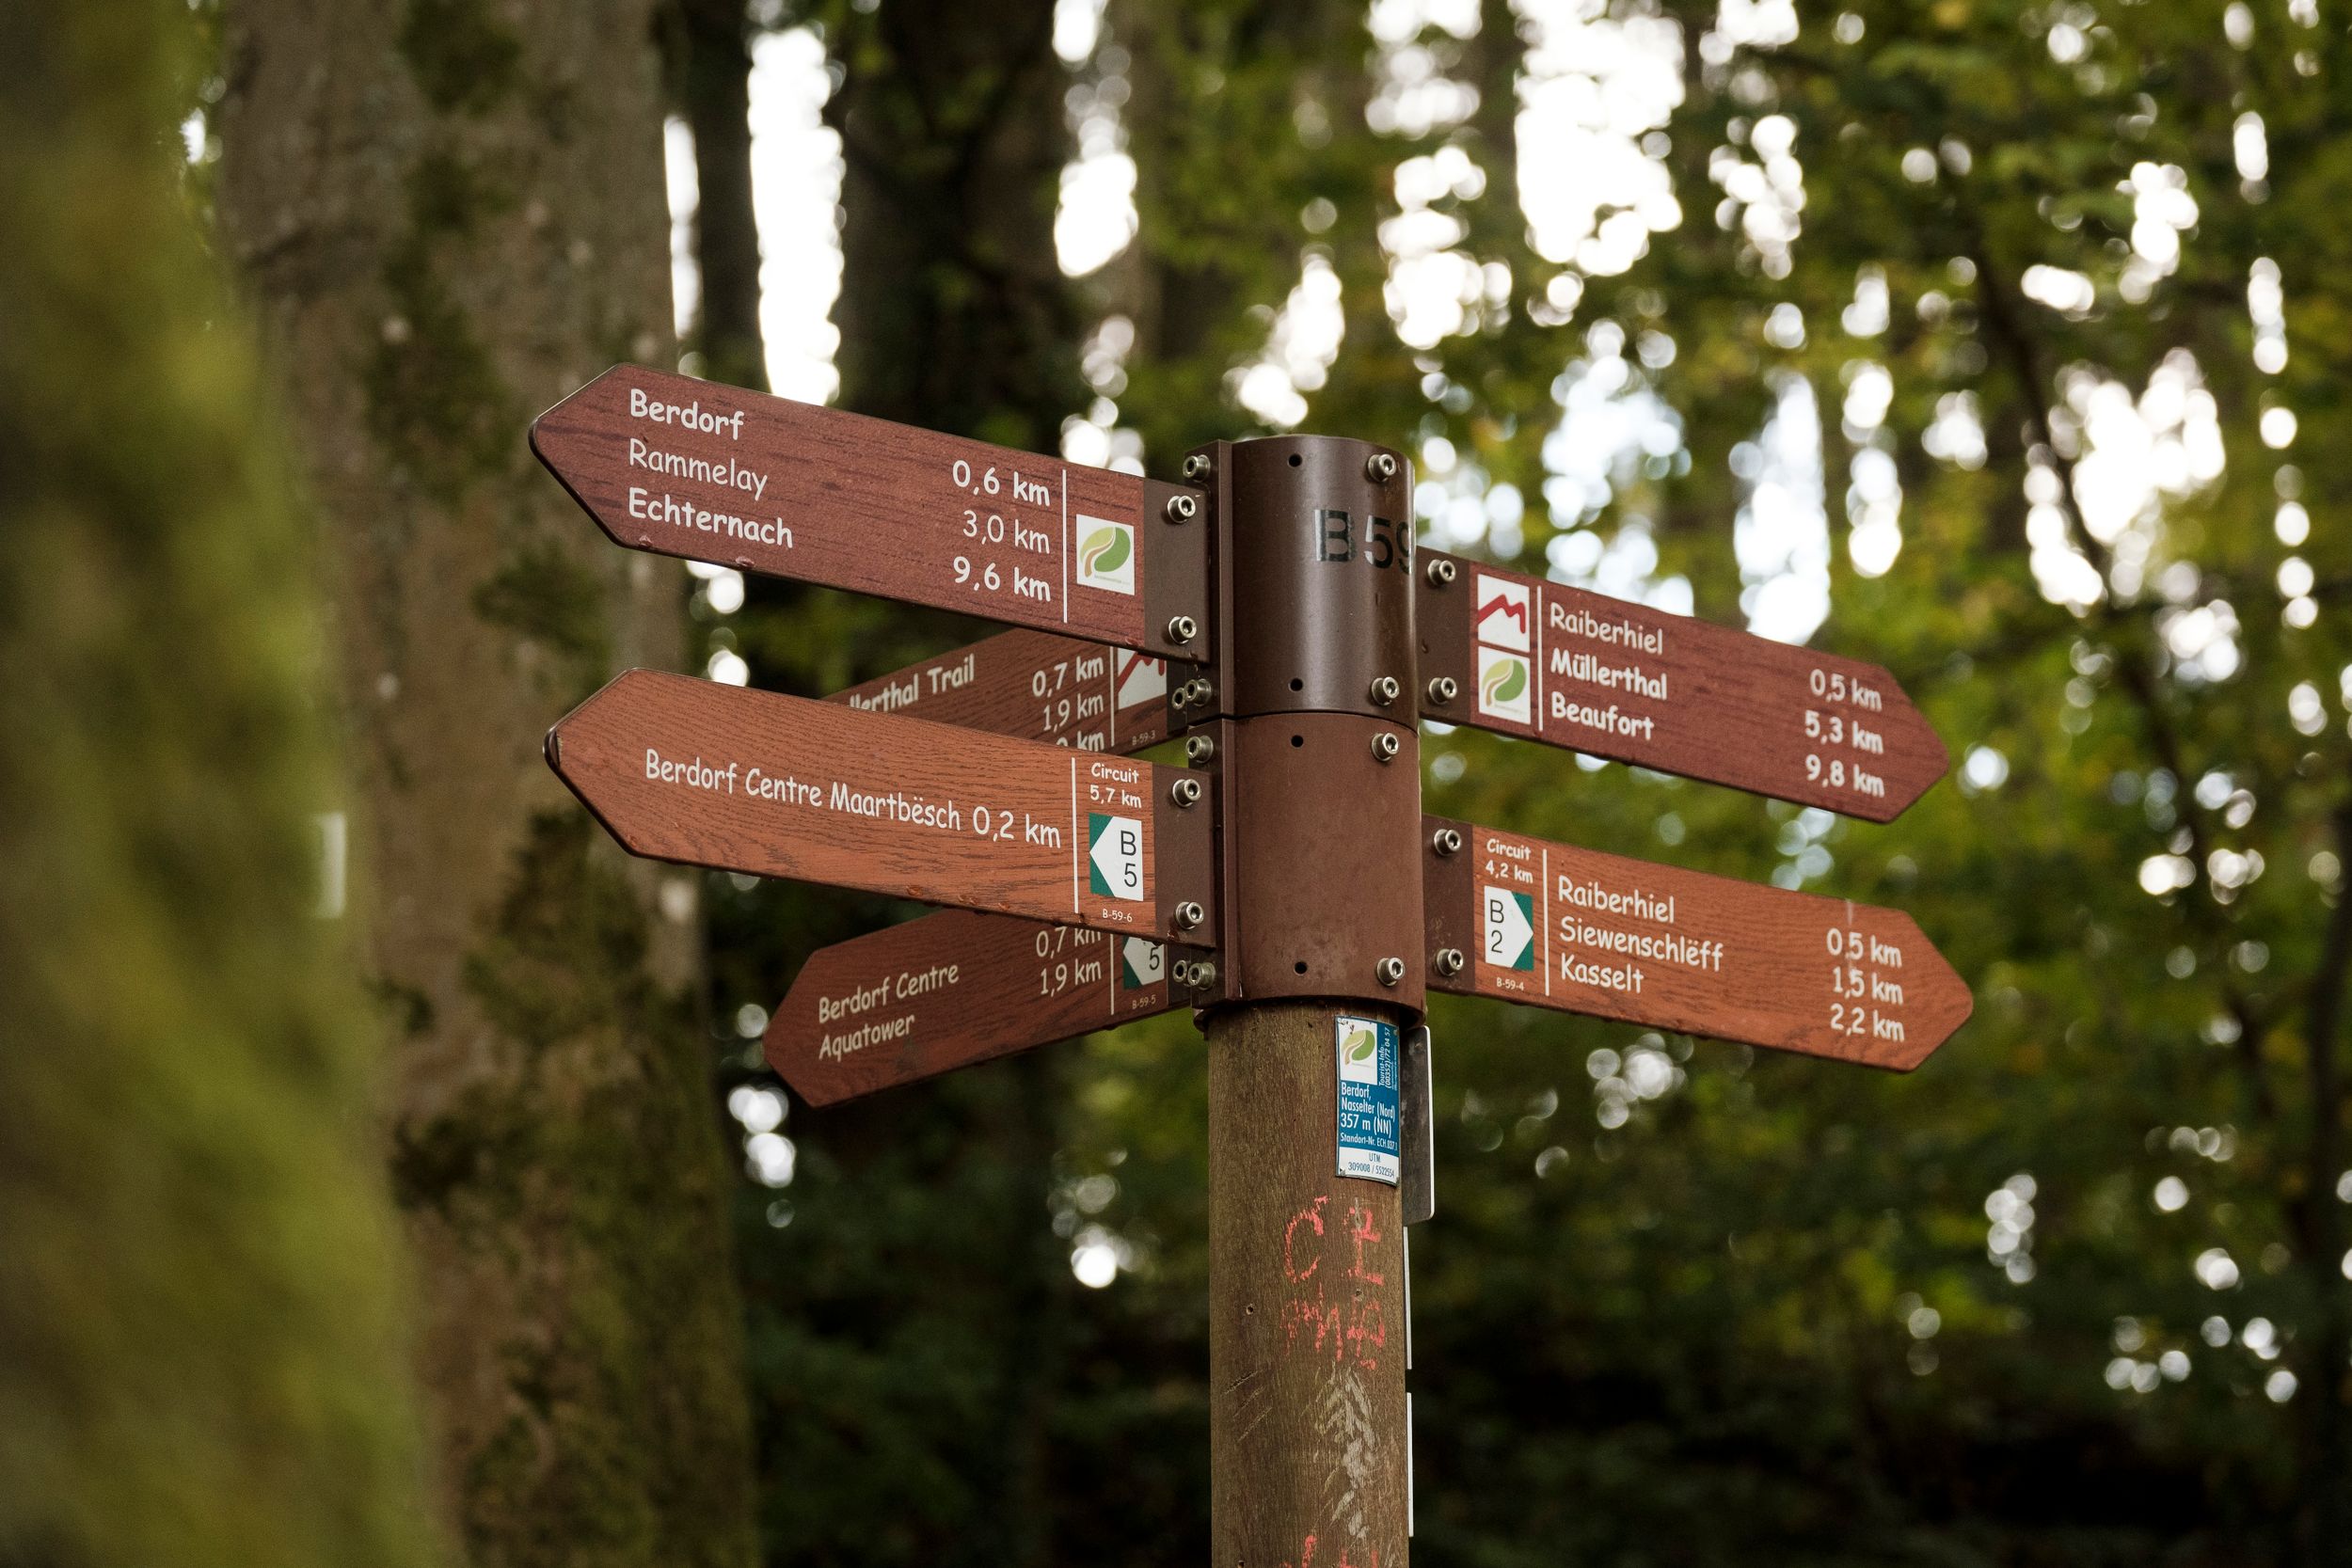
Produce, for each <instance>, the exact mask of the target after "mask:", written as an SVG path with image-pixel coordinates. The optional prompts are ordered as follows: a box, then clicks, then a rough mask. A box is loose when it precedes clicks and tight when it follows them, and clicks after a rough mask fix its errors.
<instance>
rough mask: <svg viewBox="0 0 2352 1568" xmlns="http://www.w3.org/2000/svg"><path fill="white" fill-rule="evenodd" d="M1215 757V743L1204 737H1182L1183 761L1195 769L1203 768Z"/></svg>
mask: <svg viewBox="0 0 2352 1568" xmlns="http://www.w3.org/2000/svg"><path fill="white" fill-rule="evenodd" d="M1184 760H1185V761H1186V762H1188V763H1190V764H1192V765H1193V766H1194V767H1195V768H1205V767H1207V766H1208V765H1209V763H1211V762H1212V761H1214V760H1216V741H1214V740H1211V739H1210V738H1209V737H1208V736H1205V735H1188V736H1184Z"/></svg>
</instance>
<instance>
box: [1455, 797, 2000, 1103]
mask: <svg viewBox="0 0 2352 1568" xmlns="http://www.w3.org/2000/svg"><path fill="white" fill-rule="evenodd" d="M1422 836H1423V839H1424V842H1425V845H1426V847H1425V848H1424V850H1423V857H1424V863H1425V864H1426V866H1427V868H1428V877H1427V882H1426V884H1425V888H1424V908H1425V909H1426V911H1427V918H1428V922H1429V944H1430V949H1431V951H1432V953H1433V954H1434V955H1435V958H1433V960H1432V962H1431V965H1430V972H1429V984H1430V986H1431V988H1432V989H1433V990H1448V991H1455V992H1459V993H1461V994H1464V995H1470V996H1493V997H1501V998H1502V999H1503V1000H1505V1001H1510V1002H1528V1003H1533V1004H1534V1006H1539V1007H1555V1008H1558V1009H1559V1010H1561V1011H1562V1012H1570V1013H1583V1014H1586V1015H1588V1016H1591V1017H1594V1018H1610V1019H1616V1020H1618V1021H1619V1022H1626V1023H1640V1024H1646V1025H1649V1026H1650V1027H1653V1028H1659V1029H1672V1030H1676V1031H1678V1032H1680V1033H1684V1034H1692V1035H1708V1036H1712V1037H1715V1038H1717V1039H1725V1040H1737V1041H1740V1042H1741V1043H1743V1044H1747V1045H1760V1046H1765V1047H1768V1048H1770V1049H1772V1050H1774V1051H1797V1052H1803V1053H1805V1054H1807V1055H1813V1056H1831V1057H1836V1058H1837V1059H1839V1060H1841V1061H1849V1062H1862V1063H1865V1064H1867V1065H1868V1066H1871V1067H1883V1068H1896V1069H1911V1068H1915V1067H1917V1066H1918V1065H1919V1064H1920V1063H1921V1062H1922V1061H1924V1060H1926V1059H1927V1056H1928V1053H1930V1052H1931V1051H1933V1050H1934V1049H1935V1048H1936V1047H1937V1046H1939V1045H1942V1044H1943V1043H1944V1042H1945V1041H1946V1040H1947V1039H1949V1038H1950V1037H1951V1036H1952V1032H1953V1031H1954V1030H1956V1029H1958V1028H1959V1027H1960V1026H1961V1024H1962V1023H1963V1022H1966V1021H1967V1018H1968V1014H1969V1011H1970V1009H1971V1007H1972V1006H1974V1002H1973V1000H1972V999H1971V998H1970V996H1969V994H1968V988H1967V986H1966V985H1965V984H1963V982H1962V980H1961V978H1960V976H1959V975H1958V974H1954V973H1953V972H1952V967H1951V965H1949V964H1947V963H1946V962H1945V961H1944V957H1943V955H1942V954H1940V953H1938V952H1937V951H1936V950H1935V948H1934V947H1933V946H1932V945H1931V944H1930V942H1928V939H1927V938H1926V937H1925V936H1924V935H1922V934H1921V932H1920V930H1919V927H1918V925H1917V924H1916V923H1915V922H1914V921H1913V920H1912V918H1911V917H1910V916H1909V915H1907V914H1903V913H1900V912H1899V911H1894V910H1883V909H1876V908H1873V907H1872V906H1870V905H1867V904H1856V903H1852V902H1851V901H1849V900H1847V899H1843V898H1828V897H1823V896H1821V895H1817V894H1809V893H1788V892H1784V891H1783V890H1781V889H1779V888H1772V887H1758V886H1756V884H1754V883H1752V882H1741V881H1736V880H1734V879H1731V878H1728V877H1710V876H1708V875H1706V874H1705V873H1702V872H1697V871H1680V870H1677V869H1675V868H1674V867H1672V866H1664V865H1653V864H1651V863H1648V862H1646V861H1635V860H1627V859H1625V858H1624V857H1622V856H1618V855H1604V854H1601V853H1599V852H1598V851H1597V850H1592V849H1578V848H1574V847H1570V846H1568V845H1565V844H1550V843H1547V842H1545V841H1544V840H1542V839H1538V838H1525V837H1522V836H1520V835H1519V834H1518V833H1506V832H1499V831H1498V830H1496V829H1493V828H1481V827H1476V826H1473V825H1472V824H1470V823H1467V822H1449V821H1447V820H1445V819H1444V818H1442V817H1436V816H1429V817H1423V818H1422Z"/></svg>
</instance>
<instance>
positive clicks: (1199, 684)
mask: <svg viewBox="0 0 2352 1568" xmlns="http://www.w3.org/2000/svg"><path fill="white" fill-rule="evenodd" d="M1212 690H1213V688H1212V687H1211V686H1210V685H1209V683H1208V682H1207V681H1205V680H1189V681H1186V682H1184V701H1185V702H1187V703H1205V702H1207V701H1208V700H1209V696H1210V693H1211V692H1212Z"/></svg>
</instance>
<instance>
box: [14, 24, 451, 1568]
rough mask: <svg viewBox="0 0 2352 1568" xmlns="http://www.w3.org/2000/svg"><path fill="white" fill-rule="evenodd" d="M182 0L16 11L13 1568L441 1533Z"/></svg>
mask: <svg viewBox="0 0 2352 1568" xmlns="http://www.w3.org/2000/svg"><path fill="white" fill-rule="evenodd" d="M194 33H195V29H194V27H193V26H192V25H191V24H190V20H189V14H188V10H187V8H186V7H185V6H184V5H183V4H179V3H176V0H149V3H148V4H145V5H120V6H90V5H87V4H85V3H83V0H20V3H17V4H12V5H10V6H9V7H8V8H7V9H6V10H5V12H0V228H5V230H7V232H8V236H9V238H8V245H5V246H0V298H5V299H6V300H7V301H8V309H7V320H6V325H0V537H5V538H6V539H7V541H8V547H7V549H6V550H0V667H5V668H6V669H7V671H8V699H7V701H6V702H4V703H0V800H5V801H6V802H7V809H6V810H5V811H0V996H5V997H6V998H7V1002H6V1005H5V1006H0V1238H5V1239H4V1240H0V1562H5V1563H10V1564H24V1565H28V1568H29V1565H33V1564H41V1565H51V1564H55V1565H59V1568H78V1565H96V1564H114V1563H166V1562H168V1563H172V1564H175V1565H178V1568H316V1565H318V1564H324V1563H335V1564H338V1565H341V1568H415V1565H421V1564H424V1563H427V1562H430V1561H432V1560H435V1559H436V1557H437V1551H436V1544H435V1542H434V1539H433V1536H432V1532H431V1530H430V1528H429V1527H428V1526H427V1524H426V1523H425V1521H426V1520H427V1519H428V1517H429V1510H428V1508H427V1507H426V1506H425V1504H424V1486H423V1466H422V1465H421V1454H422V1442H421V1430H420V1427H419V1423H418V1419H417V1411H416V1405H415V1401H414V1399H413V1397H412V1394H411V1385H410V1381H409V1377H408V1370H407V1366H406V1361H405V1345H404V1338H403V1336H404V1323H405V1296H406V1293H407V1291H406V1281H405V1279H404V1278H403V1276H402V1274H403V1271H402V1269H401V1267H400V1265H399V1262H398V1259H397V1253H398V1239H397V1236H396V1233H395V1230H394V1227H393V1223H392V1216H391V1211H390V1206H389V1203H388V1202H387V1201H386V1198H385V1195H384V1191H383V1177H382V1173H381V1170H380V1168H379V1167H378V1166H377V1165H376V1164H375V1163H374V1161H373V1157H372V1156H371V1153H370V1149H369V1142H368V1139H367V1138H366V1136H365V1135H364V1133H360V1134H359V1135H357V1136H355V1128H357V1127H359V1126H361V1125H363V1123H362V1122H361V1119H360V1118H361V1117H362V1116H363V1113H364V1108H365V1104H366V1101H367V1098H368V1094H369V1077H370V1074H369V1067H370V1064H371V1062H372V1060H373V1055H374V1048H375V1039H376V1037H375V1036H374V1034H373V1031H372V1030H371V1029H370V1026H369V1022H368V1019H367V1014H366V1010H365V1006H364V1004H363V1002H362V1001H361V998H360V995H359V992H358V987H357V986H356V985H354V983H353V976H352V972H351V969H350V967H349V965H348V962H347V960H346V956H345V955H344V954H343V953H342V950H341V944H340V943H339V942H337V941H336V940H335V938H336V936H337V935H338V934H339V931H340V927H334V926H330V925H328V924H326V923H325V922H322V921H321V920H319V919H318V918H317V917H316V915H315V913H314V908H315V904H316V901H317V899H318V897H319V890H318V882H317V877H316V867H317V860H316V855H315V849H314V840H313V834H314V824H313V820H312V814H313V813H315V812H317V811H319V810H320V809H321V808H323V807H325V806H326V805H327V804H328V803H329V802H330V801H331V800H333V799H334V796H335V790H336V785H335V784H334V783H333V779H332V768H333V756H332V750H333V748H332V742H331V736H330V735H329V734H328V732H327V727H326V725H325V724H323V723H322V722H321V721H320V718H319V706H318V703H317V697H318V692H317V691H316V690H315V689H314V682H315V678H316V672H317V662H316V637H315V635H314V634H315V631H316V627H315V625H314V622H313V616H314V615H315V612H316V609H317V607H316V604H315V599H314V592H313V584H312V581H311V578H310V571H309V565H310V562H309V558H308V553H307V550H306V530H305V529H304V527H303V525H302V524H301V522H300V520H299V518H298V515H297V513H296V511H295V509H294V506H293V505H292V504H291V502H290V500H289V487H288V473H287V468H286V465H285V464H284V463H283V461H282V460H281V459H282V454H281V453H280V452H279V451H278V450H277V449H276V447H275V446H274V444H273V443H272V441H271V440H270V439H269V438H268V436H269V432H268V420H266V419H265V417H264V416H263V414H262V408H263V406H264V404H265V399H264V397H263V394H262V388H261V387H260V385H259V382H260V376H259V373H258V366H257V364H256V362H255V357H254V356H253V354H252V351H251V340H250V337H249V334H248V333H247V332H246V330H245V325H244V323H243V322H242V321H241V320H239V319H238V317H237V315H236V313H235V311H234V310H233V309H230V308H229V307H230V302H229V301H228V299H227V298H226V297H225V291H224V290H222V289H221V288H220V287H219V286H218V282H217V280H216V279H215V277H213V276H212V271H211V268H210V267H209V265H208V263H207V261H206V259H205V257H204V256H203V254H202V247H201V245H199V237H198V235H197V233H196V231H195V229H194V227H193V226H192V225H191V223H190V222H189V217H188V209H189V202H188V199H187V192H186V190H185V189H184V183H183V182H184V181H185V179H186V175H185V174H184V172H183V167H182V166H183V157H182V155H181V152H180V149H179V146H178V138H177V136H176V135H175V134H174V126H175V124H176V122H177V121H178V120H179V119H181V117H182V116H183V115H184V114H186V113H187V111H188V109H189V107H190V106H191V102H192V97H191V95H190V94H189V93H188V91H187V88H188V87H189V86H190V85H191V84H192V83H193V81H194V79H195V74H194V71H193V69H192V68H193V67H194V65H195V55H196V53H197V51H196V50H195V49H194V48H193V47H192V46H193V44H194V42H195V38H194Z"/></svg>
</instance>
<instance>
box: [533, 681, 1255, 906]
mask: <svg viewBox="0 0 2352 1568" xmlns="http://www.w3.org/2000/svg"><path fill="white" fill-rule="evenodd" d="M547 752H548V763H549V764H550V765H551V766H552V767H553V768H555V770H556V772H557V773H558V774H559V775H561V776H562V778H563V780H564V783H565V784H568V785H570V786H571V789H572V792H573V793H574V794H576V795H578V796H579V797H580V800H581V801H582V802H583V803H584V804H586V806H587V807H588V809H589V810H590V811H592V812H594V813H595V814H596V817H597V819H598V820H599V821H601V822H602V823H603V824H604V825H605V827H606V828H607V829H609V830H610V831H611V832H612V836H613V837H614V838H617V839H619V840H620V841H621V844H622V846H623V847H625V848H627V849H628V850H629V851H630V852H631V853H632V854H639V855H645V856H649V857H651V858H653V859H655V860H665V861H677V862H680V863H685V864H689V865H706V866H710V867H712V868H714V869H716V870H721V871H739V872H748V873H750V874H752V875H754V876H760V877H791V878H797V879H801V880H803V881H813V882H830V883H832V884H834V885H835V886H837V887H854V888H864V889H866V890H867V891H869V892H874V893H883V894H889V895H895V896H898V897H901V898H919V899H923V900H925V901H927V902H930V903H934V904H952V905H957V906H960V907H962V908H965V909H977V910H989V911H995V912H998V913H1004V914H1020V915H1027V916H1030V917H1032V918H1034V919H1041V920H1054V921H1061V922H1067V923H1070V924H1073V925H1079V926H1088V927H1095V928H1097V929H1102V930H1110V931H1119V932H1124V933H1129V934H1159V935H1168V934H1173V933H1174V931H1175V929H1176V927H1175V920H1176V910H1177V908H1178V906H1179V905H1181V904H1182V903H1184V901H1186V900H1192V901H1197V902H1199V903H1200V905H1201V906H1202V908H1203V910H1204V911H1206V913H1207V917H1208V919H1209V920H1212V921H1213V920H1214V919H1215V911H1216V905H1215V896H1214V889H1213V887H1212V885H1211V884H1212V879H1213V872H1212V869H1211V866H1210V852H1209V845H1210V839H1211V834H1212V832H1213V830H1212V828H1211V825H1210V822H1209V816H1210V802H1209V800H1208V799H1207V798H1206V796H1205V793H1204V795H1203V798H1202V800H1201V801H1200V804H1199V805H1196V806H1194V807H1192V808H1190V809H1189V810H1186V809H1183V808H1179V807H1177V806H1175V805H1174V804H1173V803H1172V802H1170V800H1168V786H1169V784H1171V783H1172V782H1173V781H1174V780H1176V779H1177V778H1178V777H1180V776H1184V769H1182V768H1161V767H1157V766H1155V765H1153V764H1151V763H1146V762H1134V761H1130V760H1128V759H1126V758H1123V757H1105V756H1100V755H1096V754H1094V753H1092V752H1077V751H1073V750H1071V749H1069V748H1066V747H1059V746H1041V745H1039V744H1037V743H1036V742H1035V741H1028V740H1010V739H1007V738H1005V737H1003V736H992V735H980V734H976V733H975V732H973V731H970V730H960V729H956V728H954V727H953V726H951V725H947V724H933V723H930V722H927V721H924V720H920V719H899V718H894V717H892V716H890V715H888V714H881V713H859V712H856V711H854V710H852V709H850V708H845V707H838V706H835V705H833V704H830V703H817V702H809V701H807V700H805V699H803V698H799V697H783V696H777V695H775V694H773V693H771V692H765V691H750V690H746V689H742V688H740V687H733V686H722V685H719V684H718V683H717V682H714V681H706V680H696V679H693V678H692V677H691V676H686V675H666V674H657V673H654V672H652V671H649V670H632V671H630V672H628V673H626V674H624V675H621V676H619V677H618V678H617V679H615V680H614V681H613V682H612V684H611V685H609V686H607V687H606V688H605V689H603V690H602V691H599V692H598V693H596V695H595V696H594V697H591V698H589V699H588V701H586V702H585V703H582V704H581V705H580V706H579V707H578V708H576V709H574V710H573V711H572V712H571V714H570V715H568V716H567V717H566V718H565V719H564V721H562V722H561V723H559V724H557V725H556V726H555V728H554V729H553V730H551V731H549V732H548V741H547ZM1191 776H1192V777H1195V778H1198V779H1200V782H1201V785H1202V788H1203V791H1204V792H1205V790H1206V788H1207V784H1208V780H1207V778H1206V776H1205V775H1200V774H1194V775H1191ZM1203 928H1204V929H1205V928H1213V927H1207V926H1205V925H1204V927H1203Z"/></svg>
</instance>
